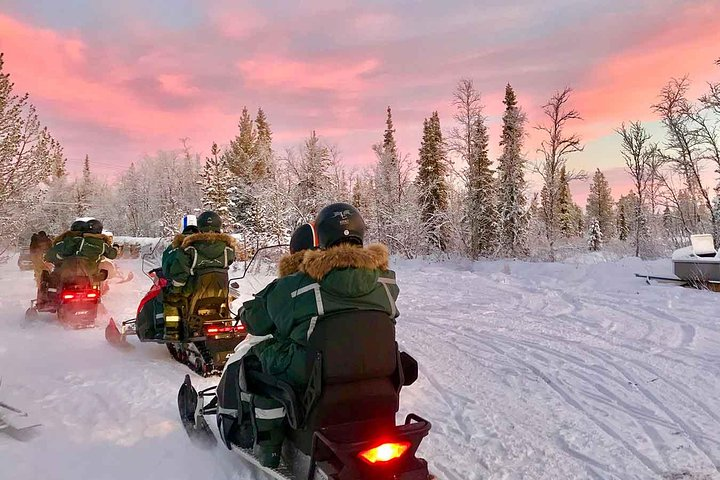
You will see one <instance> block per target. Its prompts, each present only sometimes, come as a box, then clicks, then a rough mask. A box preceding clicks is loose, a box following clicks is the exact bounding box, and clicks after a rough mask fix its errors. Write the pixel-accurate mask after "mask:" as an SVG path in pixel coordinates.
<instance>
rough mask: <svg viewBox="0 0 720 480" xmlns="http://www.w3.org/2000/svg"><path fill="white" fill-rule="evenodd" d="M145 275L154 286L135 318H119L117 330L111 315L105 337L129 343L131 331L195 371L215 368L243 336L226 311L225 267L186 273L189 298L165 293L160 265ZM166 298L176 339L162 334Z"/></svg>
mask: <svg viewBox="0 0 720 480" xmlns="http://www.w3.org/2000/svg"><path fill="white" fill-rule="evenodd" d="M144 260H145V259H143V262H144ZM147 275H148V277H150V278H151V279H152V280H153V287H152V288H151V289H150V291H149V292H148V294H147V295H146V296H145V297H144V298H143V299H142V300H141V301H140V305H139V306H138V314H137V316H136V318H133V319H131V320H127V321H124V322H123V323H122V325H121V328H120V329H118V326H117V325H116V324H115V321H114V320H113V319H110V322H109V323H108V326H107V328H106V329H105V338H106V339H107V341H108V342H110V343H111V344H113V345H115V346H118V347H121V348H130V347H131V345H130V343H128V341H127V339H126V337H127V336H128V335H136V336H137V337H138V338H139V339H140V341H141V342H153V343H163V344H165V345H166V346H167V349H168V351H169V352H170V354H171V355H172V357H173V358H174V359H175V360H177V361H178V362H180V363H183V364H186V365H187V366H188V367H190V368H191V369H192V370H193V371H195V372H196V373H198V374H200V375H203V376H206V375H211V374H214V373H220V371H222V368H223V366H224V365H225V362H226V361H227V358H228V357H229V356H230V354H231V353H232V352H233V350H234V349H235V346H236V345H237V344H238V343H240V341H242V339H243V338H245V336H246V335H247V333H246V331H245V327H244V326H243V325H242V324H240V323H238V322H237V321H235V320H234V319H233V318H232V314H231V313H230V301H231V300H230V291H229V286H228V283H229V280H228V272H227V270H225V269H207V270H204V271H202V272H200V273H199V274H197V275H195V276H193V277H191V279H190V281H191V282H193V285H194V288H193V293H192V295H190V296H189V297H173V296H172V295H166V294H165V292H164V287H165V285H166V280H165V279H164V278H162V277H161V275H162V270H161V269H158V268H155V269H153V270H151V271H150V272H147ZM166 303H167V304H168V305H172V306H173V307H174V308H175V310H176V311H177V312H178V316H179V319H178V320H179V321H178V324H179V331H178V332H177V338H176V339H168V336H167V335H165V331H166V330H165V328H166V326H165V323H166V317H165V304H166Z"/></svg>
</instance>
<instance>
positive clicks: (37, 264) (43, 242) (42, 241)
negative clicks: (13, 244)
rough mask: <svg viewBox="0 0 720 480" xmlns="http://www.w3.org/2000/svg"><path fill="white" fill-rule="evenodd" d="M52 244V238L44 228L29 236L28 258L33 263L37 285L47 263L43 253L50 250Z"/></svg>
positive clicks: (46, 267)
mask: <svg viewBox="0 0 720 480" xmlns="http://www.w3.org/2000/svg"><path fill="white" fill-rule="evenodd" d="M51 246H52V239H51V238H50V237H48V234H47V233H45V231H44V230H40V231H39V232H38V233H33V235H32V237H31V238H30V258H31V259H32V263H33V270H34V271H35V283H36V284H37V285H38V286H39V285H40V279H41V278H42V272H43V271H44V270H47V269H48V265H47V264H46V263H45V261H44V260H43V257H44V256H45V253H46V252H47V251H48V250H50V247H51Z"/></svg>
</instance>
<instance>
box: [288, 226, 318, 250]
mask: <svg viewBox="0 0 720 480" xmlns="http://www.w3.org/2000/svg"><path fill="white" fill-rule="evenodd" d="M317 246H318V239H317V234H316V233H315V227H314V226H313V224H312V223H304V224H302V225H300V226H299V227H298V228H296V229H295V231H294V232H293V234H292V236H291V237H290V253H297V252H302V251H303V250H315V249H316V248H317Z"/></svg>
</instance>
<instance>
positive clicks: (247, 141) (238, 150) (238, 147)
mask: <svg viewBox="0 0 720 480" xmlns="http://www.w3.org/2000/svg"><path fill="white" fill-rule="evenodd" d="M255 138H256V132H255V126H254V124H253V120H252V118H251V117H250V114H249V113H248V109H247V107H243V110H242V115H241V116H240V121H239V122H238V134H237V136H236V137H235V138H234V139H232V140H231V141H230V147H229V148H228V150H227V151H226V152H225V153H224V156H225V161H226V163H227V166H228V168H229V169H230V172H231V173H232V174H233V175H235V176H236V177H237V178H238V179H240V180H241V181H243V183H248V182H249V180H250V177H251V175H252V167H253V165H252V163H253V162H252V158H253V153H254V150H255Z"/></svg>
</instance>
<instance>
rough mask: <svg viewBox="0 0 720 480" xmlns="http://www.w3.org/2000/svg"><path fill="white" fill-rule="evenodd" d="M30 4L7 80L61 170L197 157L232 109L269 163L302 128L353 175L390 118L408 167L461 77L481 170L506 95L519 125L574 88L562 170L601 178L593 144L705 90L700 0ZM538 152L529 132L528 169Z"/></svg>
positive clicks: (712, 8) (606, 159)
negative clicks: (522, 114)
mask: <svg viewBox="0 0 720 480" xmlns="http://www.w3.org/2000/svg"><path fill="white" fill-rule="evenodd" d="M39 1H40V0H39ZM42 1H44V2H46V3H48V2H49V3H48V5H49V6H48V8H43V9H34V8H32V5H30V4H32V3H33V2H23V1H21V0H8V2H7V3H4V5H8V7H7V10H6V7H0V10H2V11H5V12H6V13H1V12H0V50H1V51H4V52H5V53H6V69H7V71H9V72H10V73H11V74H12V78H13V80H14V81H15V83H16V85H17V88H18V89H19V90H22V91H29V92H30V93H31V100H32V101H33V103H35V104H36V105H37V107H38V110H39V113H40V115H41V118H42V120H43V121H45V122H46V123H48V124H49V126H50V127H51V128H52V130H53V132H55V134H56V136H58V137H59V138H60V140H61V141H62V142H63V143H64V144H65V148H66V152H67V153H68V155H69V156H70V157H71V158H73V159H74V158H82V157H83V156H84V154H85V152H89V153H91V156H93V155H94V156H96V157H97V158H99V159H100V158H102V160H100V161H103V162H107V163H108V164H109V165H112V166H113V167H112V168H115V169H120V168H122V167H123V166H125V165H128V164H129V163H130V161H132V160H136V159H137V158H138V157H140V156H141V155H142V154H143V153H145V152H153V151H155V150H157V149H168V148H176V147H177V146H178V144H179V143H178V139H179V138H181V137H190V138H191V142H192V144H193V145H194V146H195V147H196V148H198V149H199V150H201V151H202V150H207V148H208V146H209V145H210V143H211V142H212V141H217V142H218V143H219V144H226V143H227V142H228V141H229V140H230V139H231V138H232V136H233V134H234V132H235V130H236V128H237V127H236V125H237V119H238V117H239V114H240V111H241V109H242V107H243V106H244V105H247V106H248V107H249V108H250V109H251V111H254V110H255V109H256V108H257V107H259V106H262V107H263V108H264V110H265V111H266V113H267V114H268V116H269V119H270V122H271V124H272V127H273V130H274V133H275V139H276V143H277V145H276V149H277V150H278V151H282V149H283V147H284V146H288V145H295V144H297V143H299V142H301V141H302V138H303V137H304V136H306V135H307V134H309V132H310V131H311V130H313V129H315V130H317V132H318V134H320V135H322V136H325V137H326V138H327V139H328V140H330V141H332V142H335V143H337V144H338V145H339V147H340V149H341V150H342V152H343V154H344V156H345V157H346V158H347V159H348V160H349V161H350V162H351V163H353V164H362V163H368V162H370V161H372V159H373V155H372V151H371V149H370V147H371V145H372V144H373V143H375V142H377V141H379V140H380V139H381V136H382V130H383V127H384V116H385V108H386V107H387V106H388V105H391V106H392V107H393V114H394V119H395V126H396V129H397V138H398V142H399V145H400V148H401V150H403V151H405V152H407V153H410V154H411V156H413V157H414V156H415V155H416V153H417V149H418V146H419V142H420V133H421V132H420V130H421V127H422V120H423V118H424V117H427V116H429V115H430V113H431V112H432V111H433V110H439V112H440V115H441V121H442V125H443V127H445V128H450V127H451V124H452V121H451V115H452V107H451V105H450V100H451V94H452V89H453V87H454V85H455V83H456V82H457V80H459V79H460V78H462V77H469V78H473V79H474V80H475V84H476V86H477V87H478V88H479V89H480V90H481V91H482V92H483V101H484V102H485V104H486V110H485V113H486V114H487V115H489V116H490V123H491V125H490V128H491V133H492V138H491V156H492V157H493V158H496V157H497V155H498V154H499V147H498V141H499V139H498V132H499V122H500V116H501V114H502V111H503V105H502V98H503V93H504V86H505V84H506V83H508V82H510V83H512V85H513V86H514V88H515V90H516V92H517V94H518V97H519V99H520V102H521V104H522V106H523V107H524V109H525V110H526V111H527V112H528V115H529V119H530V122H529V125H528V126H529V127H532V126H533V125H535V124H537V123H538V122H540V121H542V120H543V119H542V115H541V112H540V106H541V105H542V104H543V103H544V102H545V101H546V100H547V99H548V98H549V97H550V95H551V94H552V93H553V91H554V90H556V89H561V88H563V87H564V86H565V85H571V86H573V87H574V88H575V93H574V95H573V98H572V104H573V106H574V107H576V108H577V109H578V110H579V111H580V113H581V115H582V116H583V117H584V118H585V120H584V121H583V122H577V123H576V124H575V125H571V126H570V128H571V130H572V131H573V132H578V133H580V134H581V135H582V136H583V138H584V140H585V141H586V142H587V143H588V145H589V148H588V149H587V151H586V153H583V154H578V155H576V156H575V158H573V159H572V160H571V164H573V165H580V166H581V167H583V168H587V167H588V166H592V165H599V166H601V168H606V167H607V168H613V167H616V166H617V165H618V162H619V157H618V156H617V145H616V143H614V142H606V143H602V148H600V147H594V145H596V143H597V141H598V139H601V138H603V137H606V136H608V134H612V129H613V128H615V127H617V125H618V124H619V123H620V122H621V121H623V120H634V119H643V120H648V119H652V112H651V111H650V108H649V106H650V104H651V103H652V102H653V101H654V100H655V96H656V95H657V92H658V91H659V88H660V87H661V86H662V85H663V84H664V83H665V82H666V81H667V80H668V79H669V78H670V77H671V76H677V75H683V74H685V73H688V74H690V75H692V77H693V79H695V80H696V85H697V88H702V80H706V79H708V78H709V75H711V74H712V72H713V69H717V67H714V66H713V64H712V61H713V60H714V59H715V58H716V57H717V56H718V55H720V53H718V52H717V45H719V44H720V37H719V36H718V35H720V24H719V23H718V22H719V20H718V19H720V5H719V4H717V2H711V1H704V2H702V1H699V2H691V3H690V2H685V3H683V2H675V1H673V0H653V1H640V2H623V1H620V0H609V1H608V2H595V1H590V0H586V1H571V0H552V1H550V2H545V3H539V2H534V1H531V0H525V1H523V2H521V3H515V4H513V6H508V5H507V2H503V1H500V0H493V1H486V2H482V5H479V4H478V3H477V2H473V1H472V0H458V1H456V2H452V3H451V4H447V3H435V2H420V3H418V2H411V1H406V0H402V1H399V2H392V3H382V2H374V1H368V2H360V1H359V0H342V1H338V2H322V1H320V0H313V1H312V2H309V3H307V2H306V3H303V4H302V5H295V4H288V3H287V2H280V1H279V0H268V1H266V2H261V3H257V2H246V1H240V0H218V1H216V2H212V5H211V6H210V4H209V3H206V2H196V1H191V0H182V1H183V4H182V8H180V7H177V6H176V5H177V3H175V2H173V1H172V0H155V1H153V2H151V3H152V4H153V5H152V8H151V9H150V10H149V11H148V13H147V14H143V15H140V14H139V13H138V12H140V11H141V9H140V8H139V6H141V5H142V3H141V2H140V1H139V0H129V2H128V3H124V4H122V5H120V4H118V3H117V2H116V3H115V4H113V3H104V4H102V5H101V6H100V5H99V4H97V3H95V2H91V3H92V4H93V6H92V9H91V10H89V11H88V10H86V9H85V10H84V9H80V8H78V7H74V6H73V5H70V4H68V6H66V7H64V8H62V9H58V8H55V7H53V8H50V4H51V3H53V2H52V1H51V0H42ZM184 8H185V9H186V10H187V12H185V11H184V10H183V9H184ZM168 9H170V10H171V11H170V12H169V14H168V15H167V16H163V13H162V12H163V11H164V10H168ZM8 12H12V13H8ZM47 12H50V13H47ZM559 12H561V13H562V14H559ZM161 17H162V18H161ZM538 142H539V139H538V137H537V133H536V132H534V131H532V130H531V137H530V138H529V139H528V142H527V151H528V152H529V153H530V154H531V157H533V158H534V157H535V155H534V151H535V148H536V146H537V143H538Z"/></svg>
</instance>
